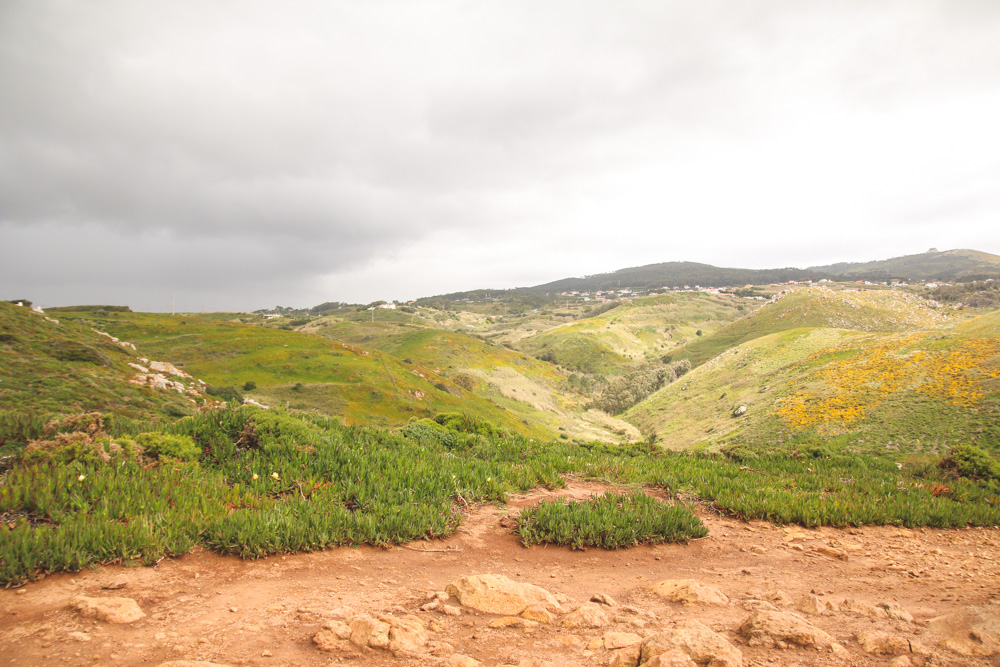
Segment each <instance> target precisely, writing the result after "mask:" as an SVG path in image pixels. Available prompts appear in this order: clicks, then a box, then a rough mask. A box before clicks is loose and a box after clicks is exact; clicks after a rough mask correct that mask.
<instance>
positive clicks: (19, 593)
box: [17, 588, 28, 595]
mask: <svg viewBox="0 0 1000 667" xmlns="http://www.w3.org/2000/svg"><path fill="white" fill-rule="evenodd" d="M27 592H28V589H27V588H18V589H17V595H24V594H25V593H27Z"/></svg>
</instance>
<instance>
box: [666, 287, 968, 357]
mask: <svg viewBox="0 0 1000 667" xmlns="http://www.w3.org/2000/svg"><path fill="white" fill-rule="evenodd" d="M951 317H952V315H950V314H949V313H948V311H946V310H945V309H942V308H939V307H937V305H936V304H934V303H933V302H931V301H928V300H927V299H923V298H921V297H918V296H915V295H913V294H910V293H908V292H900V291H897V290H863V291H858V290H855V289H836V290H835V289H830V288H828V287H823V286H816V287H794V288H791V289H789V290H786V291H784V292H782V293H780V294H778V295H776V296H775V297H774V298H772V300H771V301H770V302H769V303H767V304H766V305H764V307H762V308H760V309H759V310H756V311H754V312H752V313H749V314H748V315H747V316H745V317H743V318H741V319H738V320H736V321H735V322H732V323H730V324H727V325H726V326H724V327H722V328H721V329H719V330H718V331H716V332H714V333H712V334H710V335H707V336H703V337H701V338H698V339H696V340H692V341H691V342H690V343H688V344H687V345H685V346H684V347H682V348H680V349H678V350H677V351H676V352H675V353H674V355H673V356H674V358H675V359H688V360H690V361H691V363H692V365H694V366H700V365H701V364H703V363H705V362H706V361H708V360H709V359H711V358H712V357H714V356H716V355H717V354H721V353H723V352H724V351H726V350H728V349H730V348H732V347H735V346H737V345H739V344H741V343H745V342H747V341H750V340H753V339H755V338H760V337H761V336H766V335H768V334H772V333H777V332H779V331H787V330H789V329H797V328H801V327H828V328H833V329H850V330H853V331H886V332H888V331H908V330H910V329H927V328H935V327H938V326H941V325H942V324H944V323H946V322H948V321H949V320H950V319H951Z"/></svg>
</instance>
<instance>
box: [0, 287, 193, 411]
mask: <svg viewBox="0 0 1000 667" xmlns="http://www.w3.org/2000/svg"><path fill="white" fill-rule="evenodd" d="M53 315H55V314H53ZM152 358H153V359H158V360H169V359H170V358H169V357H159V356H156V355H153V357H152ZM150 366H151V362H150V361H149V360H148V359H145V358H143V357H142V355H141V354H140V353H139V352H136V351H135V350H133V349H132V348H131V347H130V346H128V345H120V344H117V343H116V342H115V341H114V340H113V339H112V338H111V337H110V336H106V335H101V334H99V333H97V332H96V331H94V330H93V329H92V328H91V327H89V326H85V325H82V324H80V323H77V322H74V321H72V320H69V319H66V318H65V317H63V314H62V313H59V314H58V315H56V316H47V315H44V314H41V313H38V312H35V311H32V310H31V309H30V308H27V307H19V306H16V305H13V304H10V303H7V302H0V409H2V410H4V411H8V412H16V413H21V414H31V415H33V416H35V417H38V418H44V417H45V416H46V415H53V414H68V413H73V412H82V411H101V412H107V413H113V414H118V415H123V416H128V417H134V418H140V417H157V416H158V417H166V416H174V417H176V416H181V415H186V414H191V412H192V411H193V410H194V409H196V408H197V407H199V406H201V405H204V404H205V403H206V401H207V400H208V399H206V398H205V397H204V396H203V395H202V393H201V392H200V391H199V388H198V387H199V385H198V384H197V382H196V381H195V380H194V379H193V378H185V377H182V376H178V375H174V374H172V373H170V372H168V371H163V372H158V371H156V370H154V369H152V368H150ZM168 383H169V384H168ZM175 383H176V384H175Z"/></svg>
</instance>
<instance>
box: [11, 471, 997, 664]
mask: <svg viewBox="0 0 1000 667" xmlns="http://www.w3.org/2000/svg"><path fill="white" fill-rule="evenodd" d="M603 490H604V489H603V488H602V487H599V486H598V485H595V484H582V483H573V484H571V485H570V487H569V488H568V489H564V490H561V491H559V492H545V491H541V492H535V493H532V494H528V495H524V496H518V497H515V498H513V499H512V501H511V503H510V505H509V506H506V507H494V506H487V507H479V508H476V509H475V510H474V511H473V512H471V514H470V515H469V516H467V517H466V520H465V522H464V524H463V528H462V529H461V530H460V531H459V532H458V534H457V535H455V536H453V537H452V538H450V539H447V540H442V541H438V542H418V543H412V544H410V545H407V546H406V547H395V548H391V549H385V550H383V549H377V548H368V547H363V548H341V549H332V550H328V551H324V552H320V553H313V554H300V555H293V556H276V557H272V558H267V559H262V560H257V561H241V560H238V559H236V558H229V557H220V556H217V555H215V554H213V553H209V552H205V551H199V552H196V553H192V554H189V555H187V556H184V557H183V558H177V559H174V560H164V561H162V562H161V563H159V564H158V565H156V566H155V567H139V568H122V567H107V568H98V569H96V570H93V571H85V572H80V573H77V574H60V575H54V576H50V577H47V578H45V579H44V580H42V581H40V582H37V583H33V584H30V585H28V586H26V587H25V588H23V589H19V590H6V591H0V610H2V616H0V664H21V665H36V664H72V665H80V664H89V665H93V664H122V665H131V664H151V665H156V664H159V663H161V662H164V661H168V660H178V659H188V660H211V661H215V662H220V663H227V664H231V665H269V666H275V667H277V666H279V665H328V664H357V665H361V664H364V665H390V664H391V665H420V664H441V663H443V660H442V659H440V658H434V657H430V656H427V657H424V658H420V659H415V658H395V657H393V656H392V655H391V654H390V653H388V652H385V651H381V650H374V649H353V650H349V651H342V652H340V651H338V652H332V653H323V652H321V651H319V650H318V649H317V648H316V647H315V646H314V645H313V643H312V641H311V639H312V637H313V635H314V634H315V633H316V632H317V631H318V630H319V629H320V628H321V627H322V624H323V622H324V621H326V620H329V619H331V618H334V617H336V616H337V615H343V614H345V613H362V612H364V613H372V614H380V613H396V614H398V613H402V612H407V613H414V612H415V613H418V615H420V617H421V618H423V619H424V621H425V623H427V624H430V623H431V621H432V620H433V621H436V622H437V623H438V624H439V625H440V631H439V632H434V633H432V638H433V639H435V640H438V641H444V642H448V643H450V644H452V645H453V646H454V647H455V649H456V651H457V652H459V653H463V654H466V655H470V656H472V657H474V658H477V659H479V660H481V661H483V663H484V664H486V665H501V664H517V663H518V662H519V661H520V660H522V659H524V658H541V659H546V660H552V661H553V662H555V663H556V664H559V665H564V664H565V665H604V664H606V663H607V662H608V660H609V658H610V656H611V654H610V652H608V651H605V650H604V649H596V650H592V651H591V650H588V649H587V645H588V643H589V642H590V640H591V639H593V638H594V637H600V636H602V635H603V633H605V632H607V631H609V630H617V631H628V632H636V633H638V634H643V635H645V634H649V633H652V632H654V631H655V630H656V629H657V627H660V626H664V625H667V624H669V623H670V622H671V621H673V620H677V619H680V618H684V617H691V618H697V619H700V620H702V621H704V622H705V623H706V624H708V625H709V626H711V627H712V628H713V629H715V630H716V631H718V632H721V633H723V634H724V635H726V637H727V638H728V639H729V640H730V641H732V642H733V643H734V644H735V645H736V646H737V647H738V648H740V650H741V651H743V655H744V661H745V663H746V664H748V665H827V664H829V665H842V664H845V662H844V661H843V660H841V659H838V658H836V657H834V655H833V654H832V653H830V652H829V651H824V652H820V651H816V650H806V649H787V650H778V649H765V648H756V647H750V646H747V645H746V643H745V642H743V641H742V640H741V639H740V638H739V637H738V636H737V635H736V633H735V630H736V629H737V628H738V627H739V626H740V624H741V623H742V621H743V620H744V619H745V618H746V617H747V616H749V615H750V611H748V608H749V606H750V605H749V604H747V602H748V600H751V599H754V598H759V599H767V598H768V597H769V596H771V595H772V593H773V591H775V590H780V591H783V592H784V593H785V594H787V596H788V597H789V598H790V599H792V600H797V599H798V598H799V597H800V596H802V595H805V594H809V593H810V592H814V593H815V594H817V595H819V596H822V597H823V598H824V599H829V600H833V601H840V600H843V599H845V598H850V599H854V600H857V601H859V602H863V603H867V604H870V605H874V604H877V603H880V602H891V603H894V604H897V605H898V606H899V607H901V608H903V609H904V610H906V611H908V612H910V613H911V614H912V615H913V616H914V617H915V619H916V621H915V622H914V623H905V622H902V621H890V620H887V619H885V620H874V621H873V620H871V619H869V618H863V617H860V616H857V615H851V614H847V613H838V614H835V615H828V616H816V617H809V619H810V620H811V621H812V622H814V623H815V624H816V625H817V626H818V627H820V628H822V629H824V630H826V631H827V632H829V633H830V634H832V635H833V636H834V637H835V639H836V640H837V641H838V642H840V643H841V644H843V646H844V647H846V649H847V650H848V651H849V652H850V653H851V654H852V656H853V658H852V660H851V661H850V662H849V664H856V665H887V664H889V662H890V660H891V659H892V656H868V655H866V654H864V652H863V651H862V650H861V647H860V646H859V644H858V642H857V641H856V640H855V635H856V633H857V632H858V631H859V630H865V629H872V628H875V627H877V628H878V629H885V630H889V631H892V632H896V633H900V634H902V635H904V636H906V637H907V638H910V639H914V640H917V641H920V642H921V643H923V644H925V645H926V646H927V647H928V648H930V650H931V653H932V654H933V655H932V656H931V657H930V658H929V659H928V658H926V657H914V664H918V665H919V664H933V665H989V664H1000V663H994V662H993V659H992V658H966V657H962V656H959V655H957V654H955V653H952V652H950V651H948V650H946V649H944V648H942V647H940V645H939V644H938V642H939V640H940V637H937V636H935V635H933V634H932V633H931V632H930V631H929V630H928V628H927V623H926V622H927V620H928V619H930V618H933V617H936V616H939V615H942V614H946V613H949V612H952V611H956V610H958V609H960V608H962V607H965V606H967V605H983V604H988V603H989V602H990V601H994V600H996V599H997V597H998V596H1000V590H998V583H1000V579H998V574H1000V531H997V530H994V529H973V530H923V529H921V530H913V531H910V530H905V529H898V528H888V527H873V528H864V529H858V530H836V529H830V528H823V529H819V530H805V529H801V528H797V527H776V526H772V525H769V524H766V523H757V522H755V523H750V524H747V523H743V522H740V521H735V520H732V519H729V518H724V517H719V516H715V515H712V514H707V513H703V514H702V519H703V520H704V521H705V523H706V525H707V526H708V528H709V530H710V535H709V536H708V537H707V538H704V539H701V540H696V541H694V542H692V543H690V544H677V545H660V546H644V547H638V548H634V549H628V550H623V551H603V550H587V551H571V550H569V549H568V548H561V547H532V548H524V547H523V546H521V544H520V542H519V541H518V539H517V538H516V537H515V536H513V535H512V534H511V533H510V529H509V528H506V527H504V526H502V525H501V521H503V519H504V517H506V516H508V515H516V513H517V510H518V508H520V507H522V506H525V505H530V504H534V503H536V502H537V501H538V500H539V499H540V498H541V497H544V496H548V495H555V494H556V493H558V494H559V495H570V496H576V497H587V496H589V495H591V494H592V493H596V492H600V491H603ZM503 523H505V524H509V521H503ZM820 548H827V550H830V549H829V548H832V549H833V550H836V551H839V552H842V553H843V554H844V555H846V560H842V559H841V558H838V557H837V556H836V552H835V551H830V553H832V554H834V555H827V554H826V553H823V552H822V551H820V550H819V549H820ZM479 573H497V574H503V575H506V576H508V577H510V578H512V579H514V580H516V581H523V582H530V583H534V584H537V585H539V586H542V587H544V588H546V589H548V590H550V591H552V592H553V593H562V594H565V595H566V596H568V597H569V598H570V599H571V602H570V603H569V604H568V605H566V606H573V604H574V603H580V602H585V601H587V600H589V599H590V597H591V596H592V595H594V594H596V593H604V594H607V595H610V596H613V597H614V598H617V600H618V601H619V602H620V603H621V604H627V605H632V606H635V607H638V608H640V609H642V610H644V611H646V612H649V613H651V614H653V615H654V616H655V618H654V619H653V620H650V619H648V618H647V619H645V620H635V621H632V622H630V623H625V622H622V623H617V624H615V625H614V626H610V627H607V628H602V629H595V630H583V631H581V630H574V631H569V630H565V629H562V628H559V627H558V626H555V625H542V626H540V627H538V628H536V629H534V630H529V631H526V630H520V629H491V628H489V627H487V624H488V622H489V621H490V620H492V618H493V617H491V616H489V615H487V614H477V613H474V612H473V613H466V614H463V615H462V616H460V617H450V616H445V615H443V614H440V613H438V612H420V611H418V608H419V606H420V605H421V604H423V603H425V602H426V601H427V600H428V593H429V592H433V591H439V590H443V589H444V588H445V586H446V585H447V584H448V583H449V582H451V581H453V580H454V579H457V578H459V577H461V576H465V575H469V574H479ZM122 575H124V576H126V577H127V579H128V584H127V586H126V587H125V588H124V589H122V590H117V591H108V590H102V586H104V585H105V584H107V583H109V582H111V581H112V580H114V579H116V578H118V577H120V576H122ZM675 578H693V579H697V580H699V581H701V582H702V583H705V584H710V585H712V586H716V587H718V588H720V589H721V590H722V591H723V592H724V593H726V594H727V595H728V596H729V597H730V603H729V605H728V606H725V607H708V606H702V605H690V606H682V605H680V604H676V603H671V602H667V601H665V600H662V599H660V598H658V597H656V596H655V595H653V594H652V592H651V591H650V590H649V584H651V583H652V582H656V581H659V580H662V579H675ZM81 594H82V595H89V596H122V597H131V598H134V599H135V600H136V601H138V603H139V604H140V606H141V607H142V609H143V610H144V611H145V612H146V613H147V614H148V616H147V618H145V619H142V620H140V621H138V622H136V623H133V624H131V625H109V624H106V623H103V622H98V621H94V620H87V619H83V618H81V617H80V616H79V615H78V614H77V613H76V612H73V611H71V610H70V609H69V608H68V606H67V603H68V601H69V600H70V599H71V598H72V597H73V596H75V595H81ZM453 604H457V603H454V602H453ZM774 604H776V606H778V607H781V606H782V603H781V601H780V600H778V601H776V602H775V603H774ZM71 633H76V634H72V635H71ZM81 633H84V634H81Z"/></svg>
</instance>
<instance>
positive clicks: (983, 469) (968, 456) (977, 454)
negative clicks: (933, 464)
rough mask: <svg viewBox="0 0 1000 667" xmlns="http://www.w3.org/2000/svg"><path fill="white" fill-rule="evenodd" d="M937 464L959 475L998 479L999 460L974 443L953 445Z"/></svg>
mask: <svg viewBox="0 0 1000 667" xmlns="http://www.w3.org/2000/svg"><path fill="white" fill-rule="evenodd" d="M938 465H939V466H940V467H941V468H942V469H943V470H948V471H951V472H952V473H954V474H956V475H958V476H959V477H967V478H969V479H981V480H994V479H996V480H1000V462H998V461H997V460H996V459H995V458H993V457H992V456H990V455H989V454H988V453H987V452H986V451H985V450H983V449H980V448H979V447H976V446H975V445H955V446H954V447H952V448H951V453H950V454H949V455H948V456H947V457H945V458H944V459H942V460H941V462H940V463H939V464H938Z"/></svg>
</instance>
